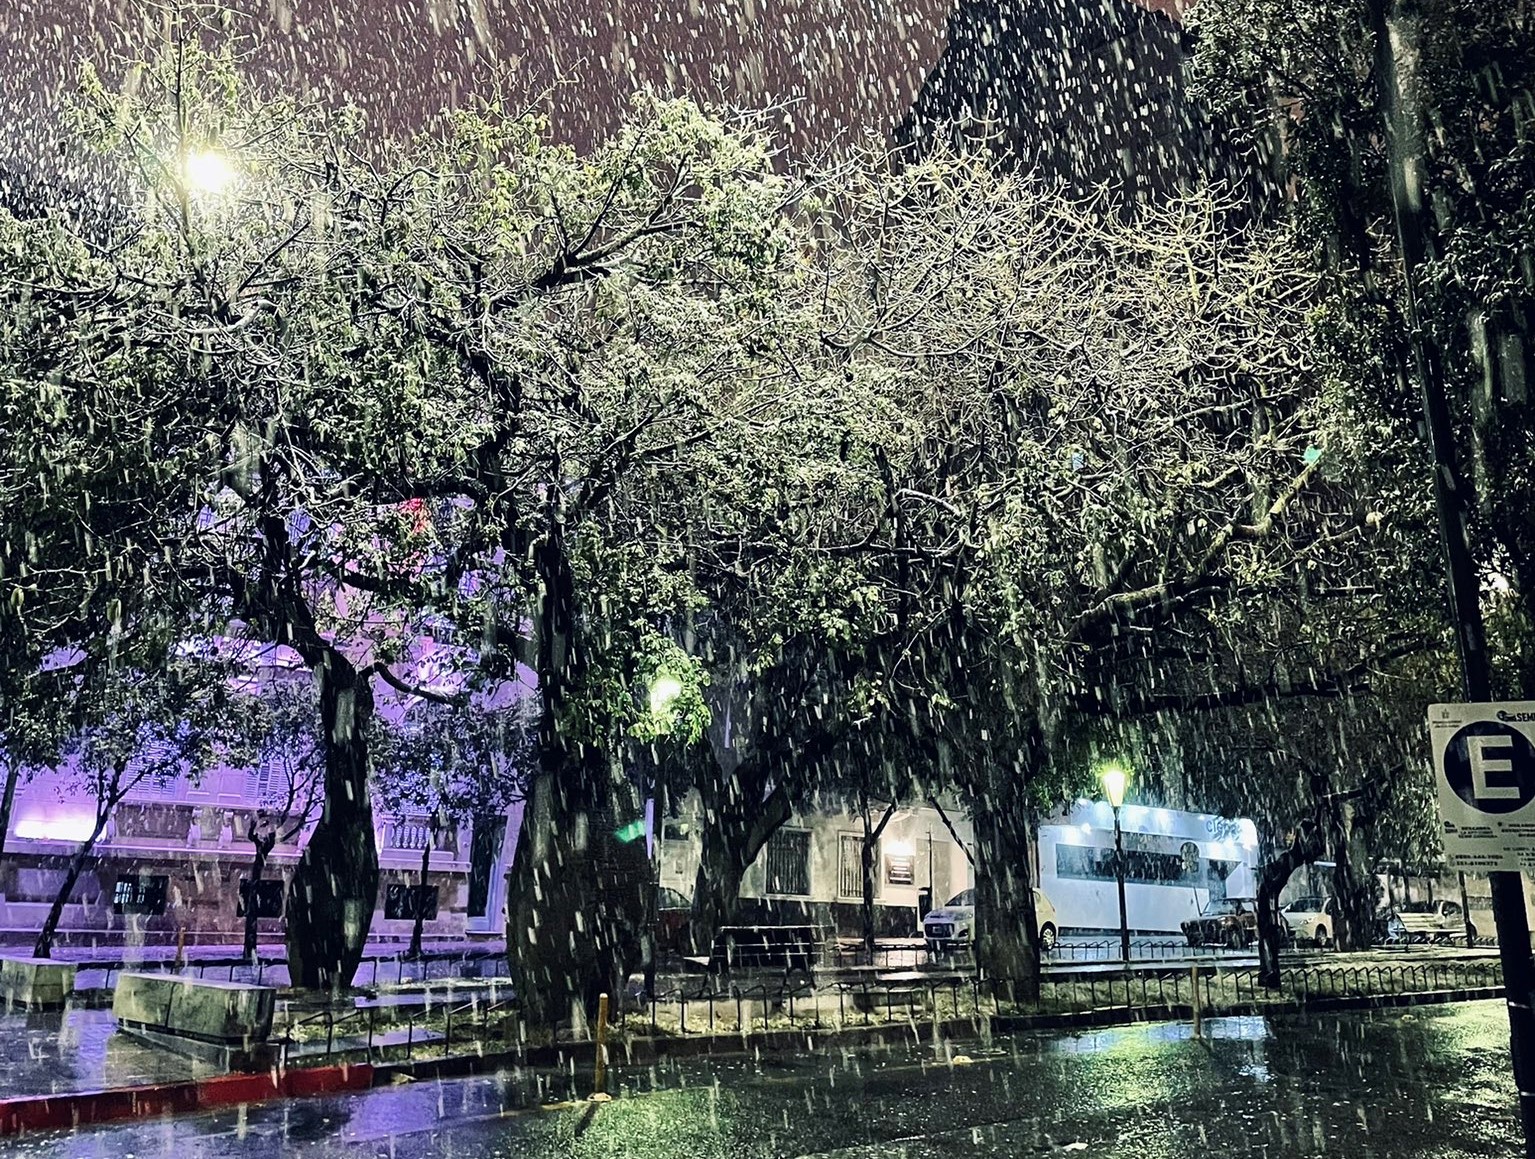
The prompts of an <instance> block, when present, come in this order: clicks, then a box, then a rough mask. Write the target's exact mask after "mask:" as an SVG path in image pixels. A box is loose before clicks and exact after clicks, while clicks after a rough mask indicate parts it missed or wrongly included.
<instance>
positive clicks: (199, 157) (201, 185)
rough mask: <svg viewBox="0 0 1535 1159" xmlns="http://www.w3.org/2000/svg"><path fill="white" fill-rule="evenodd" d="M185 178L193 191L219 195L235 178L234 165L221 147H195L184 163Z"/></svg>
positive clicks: (211, 195) (212, 195)
mask: <svg viewBox="0 0 1535 1159" xmlns="http://www.w3.org/2000/svg"><path fill="white" fill-rule="evenodd" d="M182 174H183V179H184V180H185V181H186V186H187V188H188V189H189V190H191V191H192V192H193V193H199V194H203V195H205V196H210V197H217V196H219V195H220V194H222V193H223V192H224V191H225V190H226V189H227V188H228V187H229V185H230V183H231V182H232V181H233V180H234V177H235V171H234V166H233V165H231V164H230V163H229V158H228V157H227V156H225V155H224V153H223V152H222V151H221V150H219V149H211V148H209V149H194V150H192V151H191V152H189V153H187V154H186V157H185V159H184V160H183V163H182Z"/></svg>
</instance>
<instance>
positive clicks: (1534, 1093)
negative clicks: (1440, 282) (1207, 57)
mask: <svg viewBox="0 0 1535 1159" xmlns="http://www.w3.org/2000/svg"><path fill="white" fill-rule="evenodd" d="M1370 21H1371V25H1372V29H1373V32H1374V35H1375V66H1376V67H1375V75H1376V83H1377V84H1378V85H1379V90H1380V103H1381V108H1382V110H1383V111H1384V114H1385V121H1386V126H1385V127H1386V143H1387V150H1388V161H1389V165H1388V169H1389V172H1390V175H1391V205H1392V210H1393V214H1394V217H1395V223H1396V233H1397V244H1398V246H1399V247H1400V250H1401V254H1402V272H1403V279H1402V280H1403V283H1404V286H1405V296H1406V307H1407V310H1406V313H1407V324H1408V327H1409V329H1410V340H1411V343H1412V354H1413V361H1414V364H1415V368H1416V370H1417V375H1418V384H1419V387H1420V388H1421V390H1422V395H1423V423H1424V427H1425V428H1426V430H1427V434H1428V441H1429V450H1430V452H1431V453H1432V456H1433V462H1434V501H1435V505H1436V507H1437V508H1438V513H1439V530H1440V535H1441V538H1442V540H1443V544H1444V560H1445V572H1446V574H1447V578H1448V582H1449V594H1450V608H1451V614H1452V617H1453V620H1454V623H1455V644H1456V651H1457V653H1458V654H1459V657H1460V671H1461V686H1462V691H1463V693H1464V695H1465V698H1466V700H1467V701H1468V702H1471V703H1478V702H1486V701H1490V700H1492V698H1493V692H1492V666H1491V663H1490V661H1489V657H1488V654H1487V634H1486V630H1485V627H1484V625H1483V623H1482V606H1481V585H1480V583H1479V582H1478V578H1477V572H1476V563H1475V560H1474V559H1473V558H1472V554H1471V543H1470V538H1469V536H1468V534H1467V530H1466V512H1467V511H1469V510H1471V509H1472V506H1473V502H1474V496H1473V495H1472V492H1471V488H1470V486H1469V484H1468V483H1467V482H1466V480H1465V479H1464V477H1463V476H1462V474H1461V472H1460V469H1459V465H1458V461H1457V460H1458V456H1457V453H1456V447H1455V431H1454V426H1453V423H1452V421H1451V416H1450V406H1449V400H1448V399H1447V398H1446V397H1445V389H1444V373H1443V366H1442V364H1441V362H1440V358H1439V352H1438V351H1437V350H1436V349H1435V348H1434V346H1433V343H1432V342H1431V341H1430V340H1429V339H1428V338H1427V337H1426V336H1425V335H1424V333H1423V329H1422V318H1421V315H1420V312H1419V305H1418V290H1417V279H1418V277H1419V276H1420V274H1421V271H1422V269H1423V265H1424V262H1425V260H1426V259H1427V258H1428V256H1429V255H1430V253H1431V244H1430V243H1431V238H1432V234H1431V232H1430V230H1431V226H1430V223H1429V219H1428V208H1427V206H1426V205H1425V204H1424V200H1423V199H1424V197H1425V195H1426V193H1425V189H1426V176H1427V174H1426V165H1425V163H1424V155H1423V130H1422V124H1423V120H1422V112H1423V111H1422V109H1421V108H1420V107H1419V103H1418V96H1417V91H1416V90H1417V78H1416V75H1415V70H1416V67H1417V59H1416V53H1417V37H1416V29H1415V28H1414V27H1413V22H1414V17H1413V16H1412V15H1411V14H1410V13H1406V14H1404V13H1402V12H1400V11H1398V10H1397V9H1396V4H1395V0H1370ZM1489 876H1490V877H1491V879H1492V912H1493V918H1494V920H1495V922H1496V925H1497V930H1498V954H1499V957H1500V958H1501V960H1502V965H1503V991H1504V997H1505V1000H1506V1002H1507V1005H1508V1024H1509V1052H1510V1055H1511V1057H1512V1061H1513V1067H1514V1085H1515V1088H1516V1090H1517V1091H1518V1100H1519V1121H1520V1124H1521V1126H1522V1127H1523V1129H1524V1154H1525V1156H1526V1159H1535V1009H1532V1007H1531V1002H1532V1001H1535V962H1532V960H1531V957H1530V924H1529V915H1528V914H1527V913H1526V911H1525V905H1524V886H1523V883H1522V881H1521V880H1520V876H1519V874H1517V873H1507V872H1503V873H1493V874H1489Z"/></svg>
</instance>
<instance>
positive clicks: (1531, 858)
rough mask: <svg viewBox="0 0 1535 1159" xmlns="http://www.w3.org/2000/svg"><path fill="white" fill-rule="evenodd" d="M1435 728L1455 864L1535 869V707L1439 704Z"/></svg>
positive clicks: (1448, 847) (1433, 709) (1443, 819)
mask: <svg viewBox="0 0 1535 1159" xmlns="http://www.w3.org/2000/svg"><path fill="white" fill-rule="evenodd" d="M1428 727H1429V733H1430V738H1431V742H1432V744H1433V749H1434V774H1435V780H1436V781H1437V782H1438V792H1439V822H1440V826H1441V830H1442V834H1443V837H1444V852H1445V856H1446V858H1448V859H1449V862H1450V864H1451V865H1452V866H1453V867H1454V868H1456V869H1469V870H1475V871H1476V872H1478V873H1489V872H1492V871H1495V870H1512V871H1521V870H1522V871H1535V702H1531V701H1515V702H1508V703H1487V704H1433V705H1430V706H1429V710H1428Z"/></svg>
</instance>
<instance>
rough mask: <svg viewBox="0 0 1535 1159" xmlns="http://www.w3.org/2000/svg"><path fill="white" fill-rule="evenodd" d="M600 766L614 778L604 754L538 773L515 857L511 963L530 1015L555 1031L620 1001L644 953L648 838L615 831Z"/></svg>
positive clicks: (509, 937)
mask: <svg viewBox="0 0 1535 1159" xmlns="http://www.w3.org/2000/svg"><path fill="white" fill-rule="evenodd" d="M594 771H595V772H598V773H600V776H601V777H602V778H608V777H610V776H611V773H610V772H609V770H608V769H607V767H606V761H605V760H603V761H600V762H599V768H598V769H597V770H593V769H592V768H590V767H588V768H587V769H586V770H585V773H584V774H582V773H579V772H576V771H567V773H566V775H565V776H559V777H557V776H554V775H551V774H549V773H540V774H539V775H538V777H537V778H535V780H534V782H533V786H532V791H531V793H530V794H529V797H528V802H527V805H526V807H525V808H524V810H523V821H522V831H521V833H519V835H518V838H517V849H516V853H515V854H514V855H513V858H512V874H511V882H510V884H509V887H508V891H507V892H508V902H507V910H508V913H507V932H506V937H507V949H508V955H509V958H510V964H511V968H512V972H513V976H514V977H515V978H516V979H517V994H518V997H519V998H520V999H521V1000H522V1004H523V1010H524V1011H525V1013H526V1014H527V1017H528V1019H529V1020H530V1022H531V1023H532V1024H533V1025H536V1026H544V1027H548V1028H551V1029H552V1028H554V1027H556V1026H558V1025H559V1024H560V1023H562V1022H565V1021H567V1020H568V1021H570V1022H571V1023H572V1025H573V1026H579V1025H580V1024H581V1021H582V1019H583V1017H584V1018H586V1019H589V1018H590V1017H591V1016H592V1015H593V1014H594V1013H595V1011H596V1009H597V1005H598V996H599V995H600V994H603V993H607V994H609V995H610V996H612V997H613V998H614V999H615V1000H621V999H622V996H623V993H624V983H625V980H626V979H627V977H628V975H629V974H630V973H631V971H632V969H633V968H634V967H635V966H637V965H640V964H641V963H642V958H643V953H642V944H643V939H644V936H645V931H644V929H643V925H644V914H645V912H646V910H647V905H646V895H647V893H649V892H651V881H650V872H649V870H650V859H649V858H648V857H647V856H646V853H645V845H644V842H636V841H627V842H625V841H619V840H618V839H617V838H616V836H615V831H616V830H617V829H618V828H619V825H618V823H617V822H618V811H619V810H618V809H617V808H616V807H615V802H614V801H613V799H612V797H611V795H610V794H608V793H604V792H603V791H602V789H603V786H602V785H601V783H600V781H595V778H594V777H593V775H592V774H593V773H594ZM594 782H595V783H594Z"/></svg>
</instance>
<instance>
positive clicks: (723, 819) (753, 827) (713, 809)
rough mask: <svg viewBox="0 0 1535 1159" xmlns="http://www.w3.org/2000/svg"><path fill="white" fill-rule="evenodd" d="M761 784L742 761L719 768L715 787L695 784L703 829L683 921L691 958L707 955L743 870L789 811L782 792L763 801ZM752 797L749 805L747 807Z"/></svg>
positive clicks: (728, 915)
mask: <svg viewBox="0 0 1535 1159" xmlns="http://www.w3.org/2000/svg"><path fill="white" fill-rule="evenodd" d="M761 784H762V779H760V778H758V777H757V776H755V775H753V774H752V772H751V766H748V765H747V764H746V763H745V762H743V763H742V764H741V765H740V766H738V767H737V768H736V770H735V771H734V772H733V773H731V774H730V775H728V776H727V775H725V773H724V770H723V769H722V770H721V776H720V779H719V781H718V783H717V784H715V785H711V786H700V789H701V791H702V792H703V794H704V825H703V832H702V833H701V834H700V839H701V843H702V847H701V849H700V850H699V859H698V875H697V877H696V878H695V879H694V882H693V913H692V917H691V918H690V919H689V922H688V937H689V939H690V940H691V942H692V945H693V952H694V953H695V954H707V953H708V952H709V951H710V950H711V949H712V948H713V946H714V937H715V935H716V934H717V933H719V931H720V930H721V928H723V927H724V926H727V925H729V924H730V922H731V920H732V918H733V917H734V916H735V912H736V906H737V905H738V904H739V902H740V898H741V881H742V879H743V878H744V877H745V876H746V871H747V870H748V869H749V868H751V865H752V863H753V862H754V861H756V860H757V857H758V855H759V854H760V853H761V852H762V849H763V847H764V846H765V845H766V844H767V843H768V841H769V839H770V838H771V837H772V836H773V834H774V833H776V832H778V830H780V829H781V828H783V826H784V825H785V824H786V823H787V822H788V820H789V817H790V815H791V814H792V812H793V810H792V809H791V808H790V806H789V796H788V794H787V793H785V792H783V791H781V790H774V791H773V792H771V793H769V794H767V796H766V798H765V799H764V798H763V797H762V796H761V792H762V790H761ZM711 789H713V790H715V791H710V790H711ZM753 797H755V798H756V803H755V804H752V803H751V802H752V798H753Z"/></svg>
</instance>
